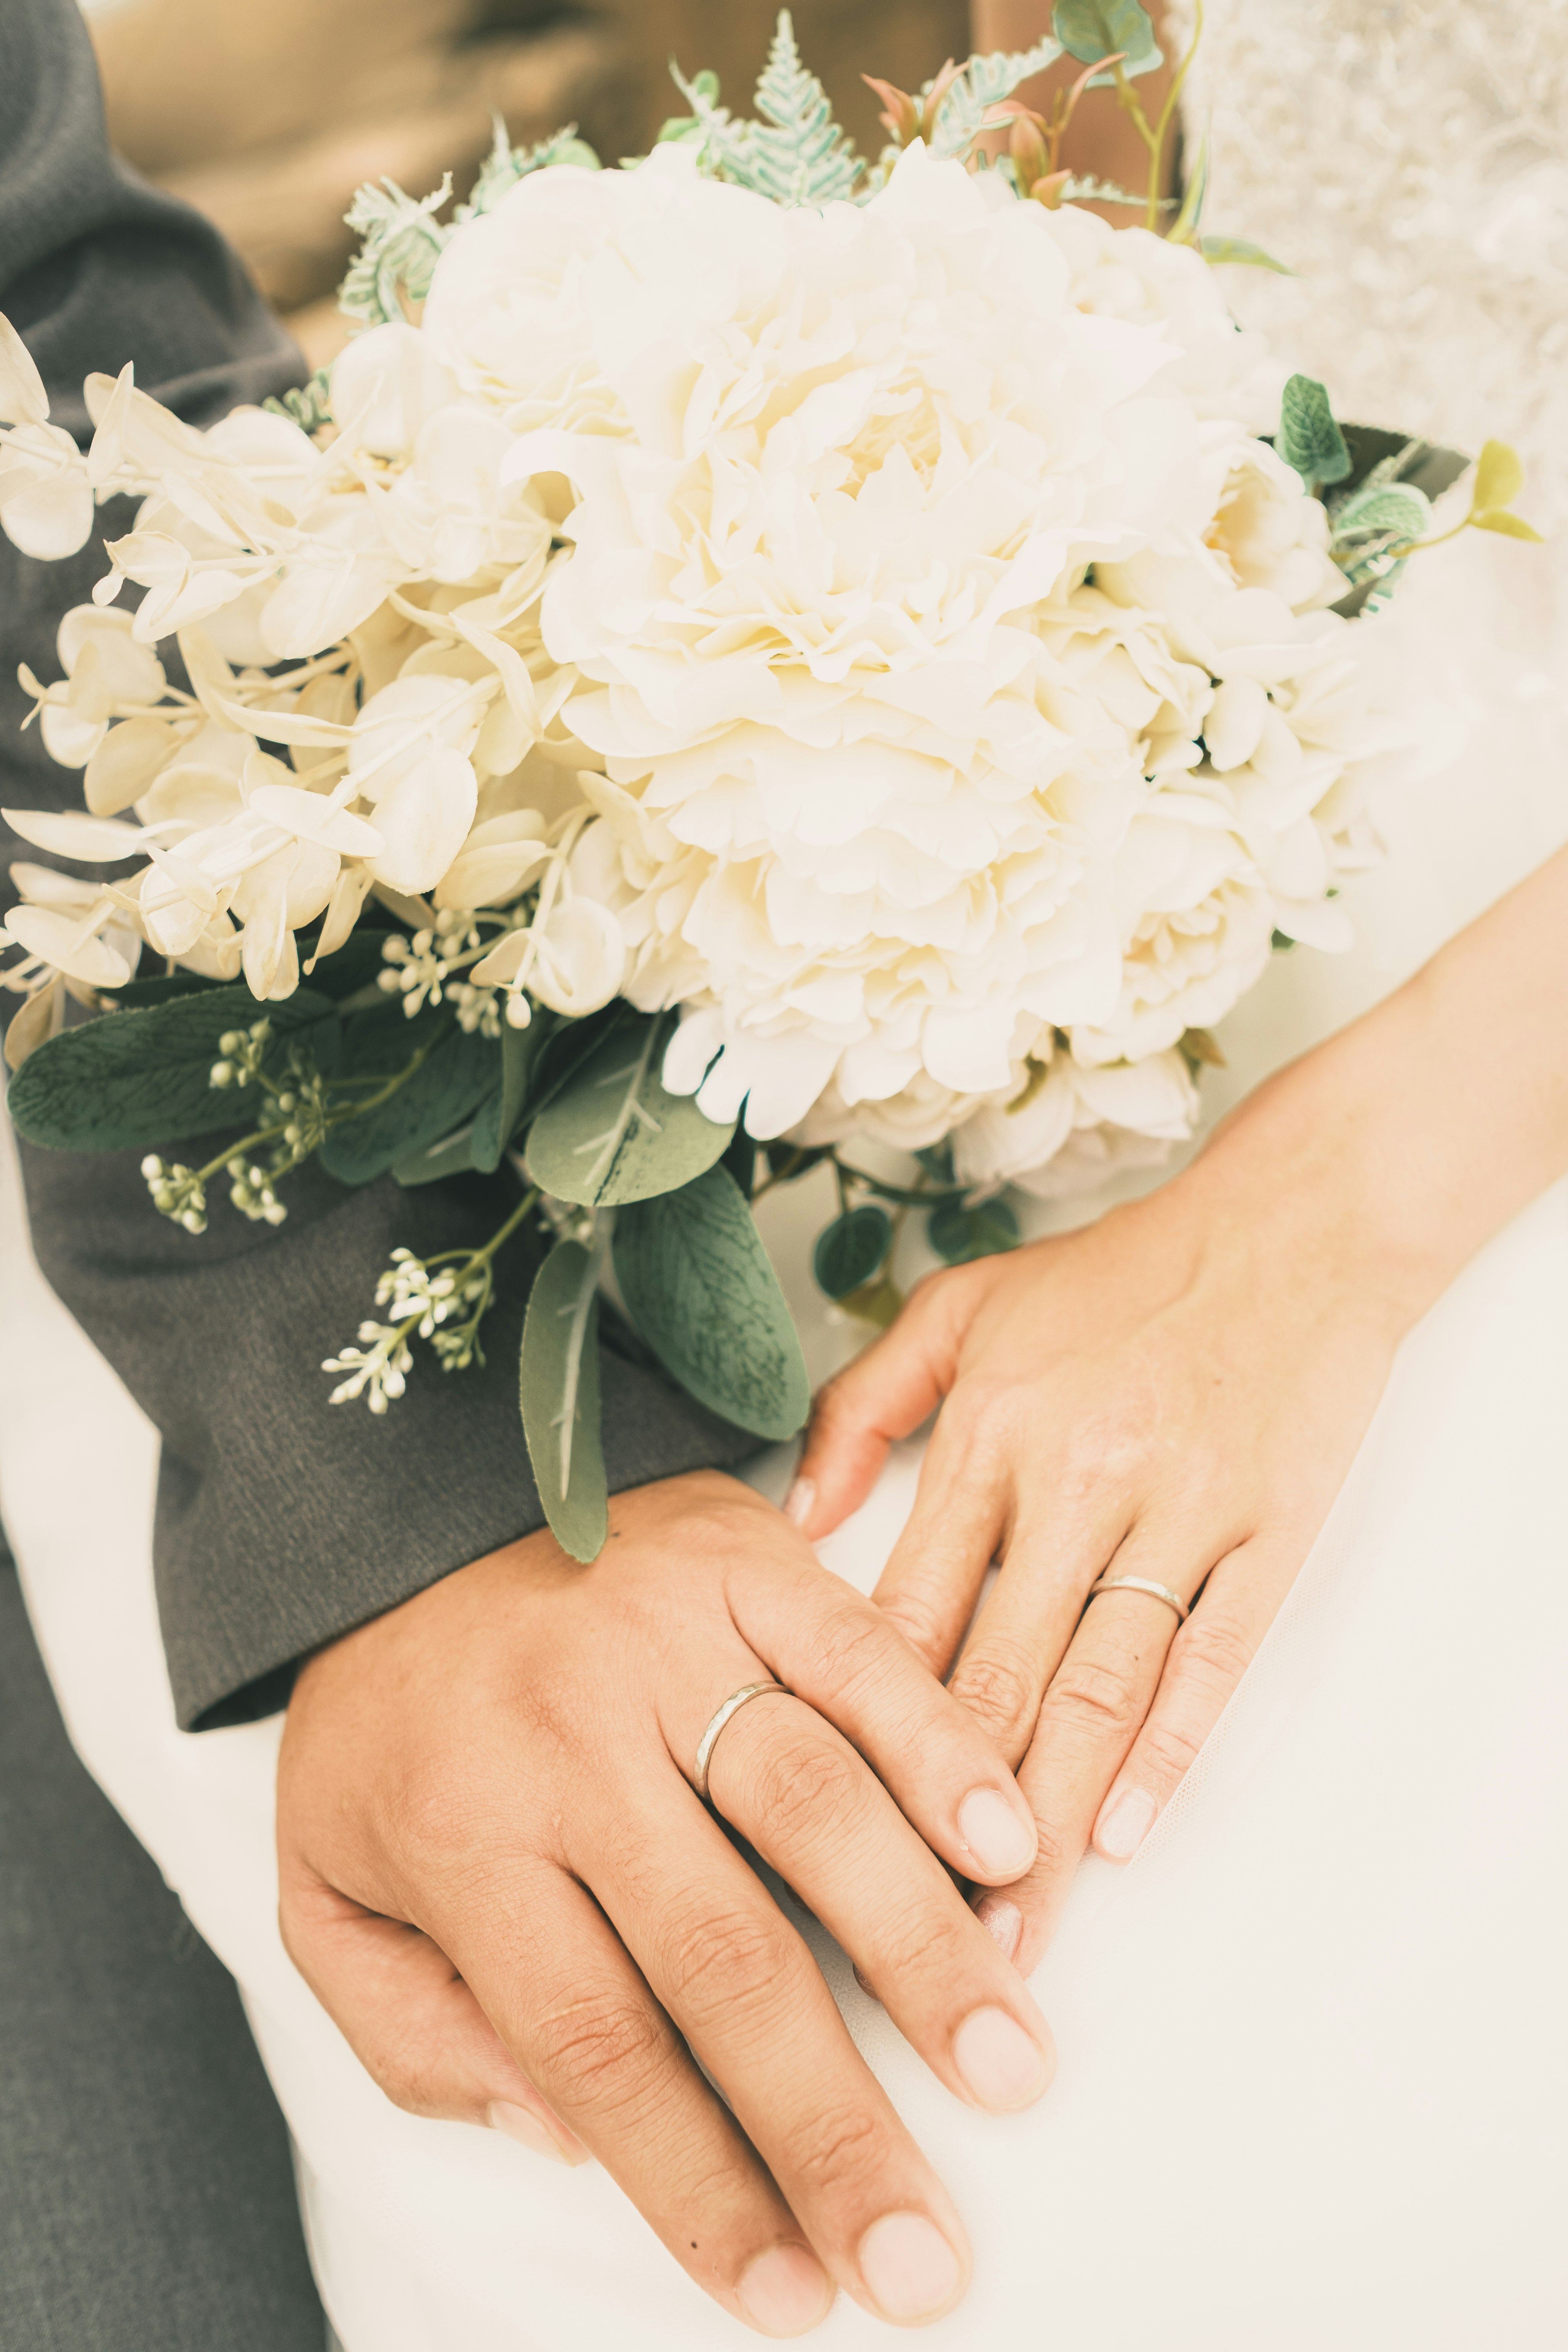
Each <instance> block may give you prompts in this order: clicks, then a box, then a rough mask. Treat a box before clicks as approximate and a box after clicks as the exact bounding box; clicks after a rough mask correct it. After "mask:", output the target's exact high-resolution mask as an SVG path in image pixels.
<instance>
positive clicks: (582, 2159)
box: [485, 2099, 588, 2164]
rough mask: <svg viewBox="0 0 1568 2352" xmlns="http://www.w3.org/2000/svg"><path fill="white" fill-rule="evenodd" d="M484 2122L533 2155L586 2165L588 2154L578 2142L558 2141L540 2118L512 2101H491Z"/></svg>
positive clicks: (557, 2161) (565, 2162)
mask: <svg viewBox="0 0 1568 2352" xmlns="http://www.w3.org/2000/svg"><path fill="white" fill-rule="evenodd" d="M485 2120H486V2122H487V2123H488V2124H489V2127H490V2129H491V2130H492V2131H499V2132H505V2134H506V2136H507V2137H508V2139H514V2140H516V2141H517V2142H518V2144H519V2146H520V2147H527V2148H531V2149H532V2151H533V2153H534V2155H535V2156H547V2157H549V2158H550V2159H551V2160H552V2163H555V2164H586V2163H587V2161H588V2151H587V2149H586V2148H585V2147H584V2146H583V2145H582V2143H581V2141H579V2140H575V2139H574V2140H572V2141H570V2142H566V2141H563V2140H558V2139H557V2138H556V2137H555V2136H554V2134H553V2133H552V2130H551V2129H550V2126H549V2125H548V2124H547V2123H545V2122H544V2121H543V2119H542V2117H541V2116H536V2115H535V2114H534V2112H533V2110H532V2108H531V2107H520V2106H519V2105H517V2103H516V2101H515V2100H512V2099H492V2100H491V2101H490V2103H489V2106H488V2107H487V2108H486V2109H485Z"/></svg>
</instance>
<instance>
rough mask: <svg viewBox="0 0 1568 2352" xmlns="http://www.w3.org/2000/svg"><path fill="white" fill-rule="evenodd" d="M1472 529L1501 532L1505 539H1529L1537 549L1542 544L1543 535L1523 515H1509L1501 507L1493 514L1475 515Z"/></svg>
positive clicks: (1472, 518)
mask: <svg viewBox="0 0 1568 2352" xmlns="http://www.w3.org/2000/svg"><path fill="white" fill-rule="evenodd" d="M1470 527H1471V529H1472V530H1497V531H1500V532H1501V533H1502V535H1503V537H1504V538H1505V539H1528V540H1531V541H1533V542H1534V544H1535V545H1536V546H1537V547H1539V546H1540V544H1541V533H1540V532H1539V531H1538V530H1534V529H1532V528H1531V525H1530V524H1529V523H1527V522H1526V521H1525V520H1524V517H1523V516H1522V515H1516V514H1509V513H1507V512H1506V511H1505V510H1504V509H1502V508H1499V509H1497V510H1496V511H1495V512H1493V513H1491V514H1486V513H1482V514H1473V515H1472V516H1471V517H1470Z"/></svg>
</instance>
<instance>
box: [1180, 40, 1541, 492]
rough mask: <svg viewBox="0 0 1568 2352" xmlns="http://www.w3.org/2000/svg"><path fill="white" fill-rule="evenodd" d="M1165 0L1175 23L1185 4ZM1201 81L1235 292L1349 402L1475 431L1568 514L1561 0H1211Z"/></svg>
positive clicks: (1356, 412) (1193, 108)
mask: <svg viewBox="0 0 1568 2352" xmlns="http://www.w3.org/2000/svg"><path fill="white" fill-rule="evenodd" d="M1190 12H1191V0H1173V6H1172V8H1171V10H1170V11H1169V13H1168V22H1169V24H1170V31H1171V34H1172V36H1173V38H1175V37H1180V35H1181V33H1182V32H1183V30H1184V27H1185V26H1186V25H1187V24H1189V23H1190ZM1206 17H1207V27H1206V31H1205V39H1204V44H1203V47H1202V49H1201V50H1200V52H1199V56H1198V59H1197V62H1196V64H1195V66H1194V70H1193V74H1192V78H1191V81H1190V84H1189V92H1188V98H1187V102H1186V117H1187V137H1188V142H1189V152H1191V146H1192V143H1193V142H1195V140H1196V139H1197V138H1198V137H1199V136H1200V135H1201V133H1202V131H1203V128H1204V126H1205V123H1207V124H1208V126H1209V129H1210V136H1211V142H1212V145H1211V156H1212V176H1211V184H1210V193H1209V197H1208V202H1207V205H1206V206H1205V226H1206V227H1207V228H1209V229H1212V230H1215V231H1225V232H1226V233H1229V234H1231V235H1235V236H1247V237H1250V238H1252V239H1253V240H1254V241H1255V242H1256V243H1258V244H1259V245H1262V246H1263V247H1266V248H1267V250H1268V251H1269V252H1270V253H1273V254H1275V255H1276V256H1277V257H1279V259H1280V260H1281V261H1284V262H1287V263H1289V266H1290V267H1291V268H1294V269H1296V270H1298V271H1299V272H1300V277H1299V278H1277V277H1273V276H1271V275H1269V274H1268V273H1266V272H1264V271H1262V270H1258V269H1251V268H1228V269H1226V272H1225V276H1226V284H1227V290H1228V292H1229V294H1230V299H1231V301H1232V304H1233V307H1234V309H1235V310H1236V313H1237V317H1238V318H1239V319H1241V320H1243V322H1244V323H1246V324H1248V325H1257V326H1260V327H1263V328H1264V329H1266V330H1267V331H1268V334H1269V336H1270V338H1271V339H1272V340H1273V341H1275V343H1276V344H1277V345H1278V347H1279V349H1280V350H1281V351H1282V352H1284V353H1285V354H1286V355H1287V356H1289V358H1290V360H1291V361H1292V362H1293V363H1295V364H1297V365H1299V366H1300V367H1302V368H1304V369H1305V370H1306V371H1307V372H1308V373H1310V374H1313V375H1317V376H1321V378H1322V379H1323V380H1324V381H1325V382H1327V383H1329V384H1330V385H1331V387H1332V389H1333V392H1334V396H1335V401H1336V404H1337V405H1338V406H1339V408H1340V409H1341V411H1342V413H1343V414H1345V415H1352V416H1356V417H1359V418H1362V419H1364V420H1365V421H1366V422H1368V423H1376V424H1387V425H1396V426H1402V427H1403V426H1407V427H1409V428H1410V429H1411V430H1412V431H1415V432H1421V433H1425V434H1426V435H1428V436H1431V437H1433V438H1434V439H1437V440H1441V441H1444V442H1446V443H1447V445H1448V446H1451V447H1455V448H1459V449H1465V450H1468V451H1472V452H1473V451H1475V450H1477V449H1479V446H1480V445H1481V442H1482V440H1483V439H1485V438H1486V437H1487V436H1489V435H1491V436H1496V437H1497V438H1499V439H1500V440H1505V441H1511V442H1512V443H1513V444H1514V445H1515V446H1516V447H1517V448H1518V449H1519V451H1520V454H1521V457H1523V458H1524V459H1525V462H1526V465H1527V467H1528V468H1529V475H1530V484H1529V488H1528V489H1527V492H1526V495H1525V497H1524V498H1523V499H1522V500H1521V510H1522V511H1523V512H1525V513H1527V514H1530V515H1531V517H1532V519H1533V520H1536V521H1537V522H1538V523H1540V524H1543V525H1546V526H1548V527H1550V526H1552V525H1556V526H1558V527H1559V528H1562V527H1563V526H1564V525H1568V0H1207V5H1206Z"/></svg>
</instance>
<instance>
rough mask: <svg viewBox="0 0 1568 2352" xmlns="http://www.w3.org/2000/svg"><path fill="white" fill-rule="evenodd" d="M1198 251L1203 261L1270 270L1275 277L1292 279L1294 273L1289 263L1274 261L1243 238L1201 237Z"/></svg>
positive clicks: (1262, 250)
mask: <svg viewBox="0 0 1568 2352" xmlns="http://www.w3.org/2000/svg"><path fill="white" fill-rule="evenodd" d="M1197 245H1198V251H1199V252H1200V253H1201V254H1202V255H1203V257H1204V259H1205V261H1214V262H1223V261H1234V262H1238V263H1240V264H1241V266H1242V267H1243V268H1247V269H1272V270H1273V271H1274V273H1275V275H1276V276H1277V277H1279V278H1294V277H1295V275H1296V272H1295V271H1294V270H1293V269H1292V268H1290V265H1289V262H1285V261H1276V259H1275V258H1274V256H1273V255H1272V254H1271V253H1266V252H1265V251H1264V249H1263V247H1262V246H1260V245H1254V244H1253V243H1252V241H1251V239H1250V238H1248V237H1245V236H1201V237H1199V239H1198V241H1197Z"/></svg>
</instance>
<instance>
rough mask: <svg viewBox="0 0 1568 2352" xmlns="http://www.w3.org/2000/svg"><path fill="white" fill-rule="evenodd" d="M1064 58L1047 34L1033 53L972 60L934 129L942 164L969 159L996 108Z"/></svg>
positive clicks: (933, 148)
mask: <svg viewBox="0 0 1568 2352" xmlns="http://www.w3.org/2000/svg"><path fill="white" fill-rule="evenodd" d="M1061 54H1062V45H1061V43H1060V42H1059V41H1058V39H1057V38H1056V37H1055V36H1054V35H1053V34H1050V33H1047V35H1046V37H1045V38H1044V40H1040V41H1037V42H1036V43H1035V46H1034V47H1033V48H1032V49H1013V50H1005V49H995V50H993V51H992V53H991V54H990V56H988V57H983V58H970V60H969V62H968V64H967V65H966V66H964V67H963V70H962V71H961V72H960V73H959V74H958V75H957V76H956V77H955V79H953V81H952V84H951V86H950V87H949V89H948V93H947V96H946V97H945V98H944V99H943V100H942V105H941V107H940V109H939V110H938V112H937V118H936V121H935V123H934V124H933V125H932V127H931V153H932V155H933V156H934V157H935V158H936V159H937V161H938V162H939V163H947V162H950V161H951V160H952V158H953V157H954V156H963V155H966V154H967V153H968V152H969V150H970V148H971V147H972V146H973V142H974V138H975V134H976V132H977V131H979V130H980V129H981V128H982V126H983V125H984V121H985V117H986V115H987V114H988V113H989V111H990V110H991V109H992V107H994V106H999V105H1000V104H1001V102H1002V100H1004V99H1005V98H1011V97H1012V95H1013V92H1014V91H1015V90H1016V89H1017V87H1018V84H1019V83H1020V82H1021V81H1027V80H1028V79H1029V77H1030V75H1031V74H1037V73H1044V71H1045V70H1046V68H1047V66H1054V65H1055V63H1056V61H1057V59H1058V58H1059V57H1060V56H1061Z"/></svg>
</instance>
